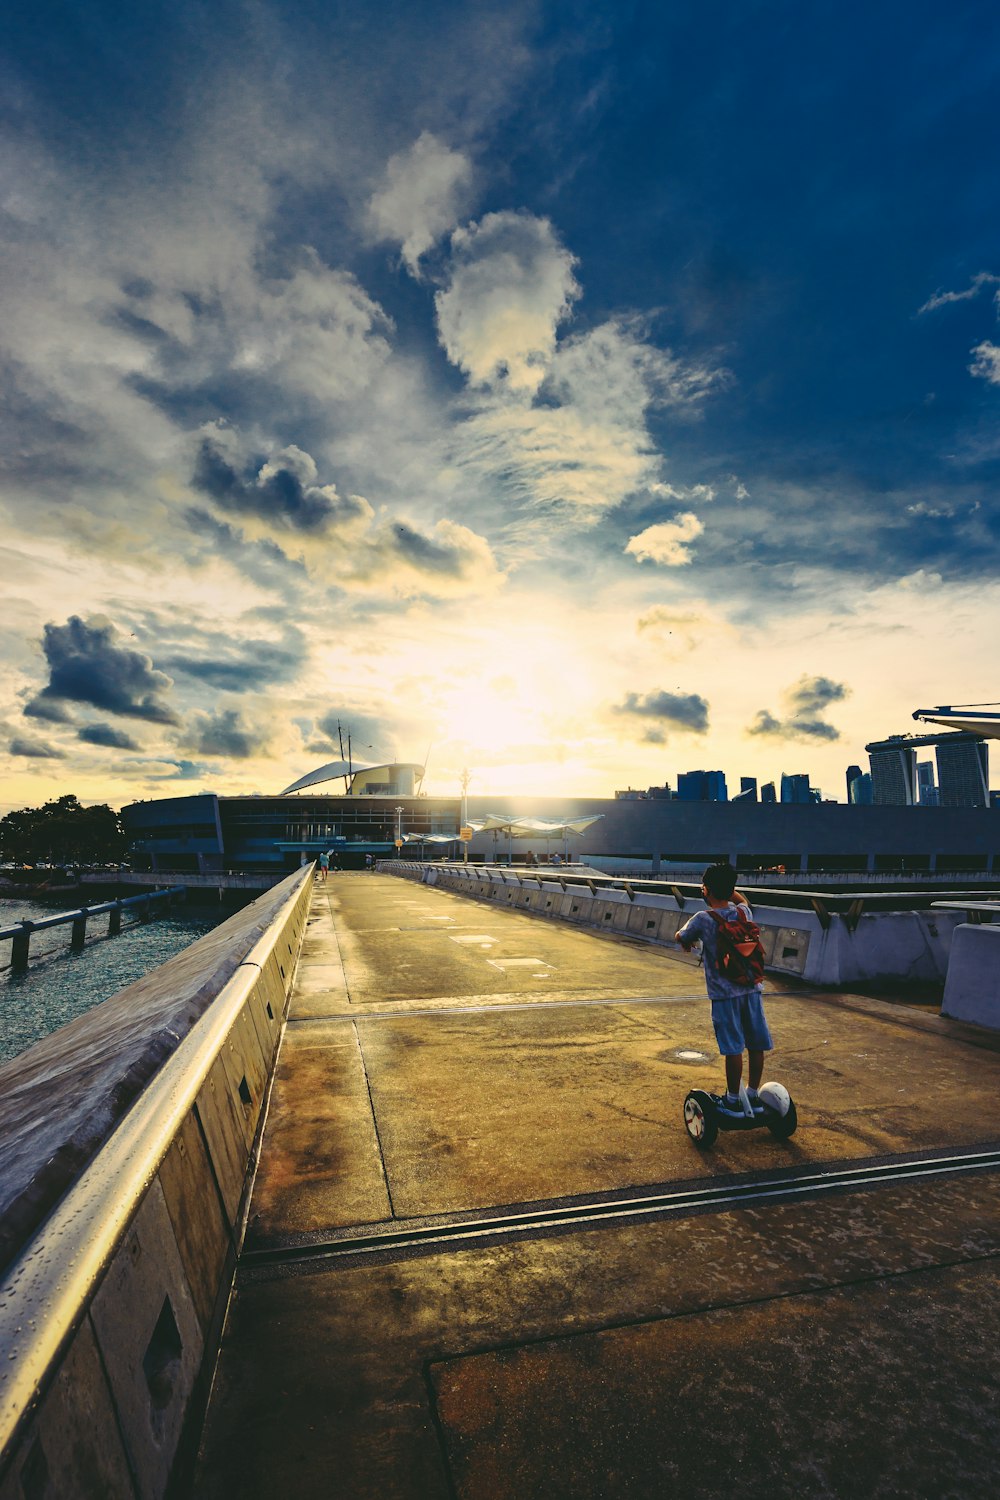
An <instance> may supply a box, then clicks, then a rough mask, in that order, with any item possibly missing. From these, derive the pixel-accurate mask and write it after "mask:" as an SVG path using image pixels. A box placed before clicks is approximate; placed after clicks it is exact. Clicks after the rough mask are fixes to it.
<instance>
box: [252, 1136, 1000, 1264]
mask: <svg viewBox="0 0 1000 1500" xmlns="http://www.w3.org/2000/svg"><path fill="white" fill-rule="evenodd" d="M997 1167H1000V1149H991V1150H986V1151H977V1152H972V1153H970V1154H965V1155H960V1156H944V1155H939V1156H927V1157H921V1158H919V1159H918V1160H916V1161H907V1162H899V1161H892V1162H885V1163H882V1164H881V1165H879V1166H873V1167H858V1166H854V1167H845V1168H840V1169H838V1170H836V1171H831V1172H807V1173H795V1174H789V1175H787V1176H784V1177H775V1178H770V1179H768V1180H767V1181H766V1182H759V1181H758V1182H737V1183H727V1184H724V1185H720V1186H709V1187H704V1186H702V1187H697V1188H682V1189H679V1190H678V1189H675V1190H674V1191H671V1192H667V1193H657V1194H655V1195H653V1196H650V1197H645V1198H624V1197H623V1198H611V1199H606V1200H604V1201H599V1202H589V1203H587V1202H584V1203H573V1204H567V1205H564V1206H562V1207H558V1208H546V1209H538V1210H529V1211H526V1212H521V1213H514V1214H506V1215H498V1216H491V1215H487V1214H484V1215H481V1216H480V1217H478V1218H474V1219H467V1220H464V1221H461V1222H458V1223H455V1222H452V1223H445V1224H442V1223H437V1224H422V1225H413V1226H410V1227H409V1228H406V1229H394V1230H388V1231H386V1232H383V1233H378V1234H366V1235H357V1236H353V1237H340V1238H337V1239H329V1240H314V1241H312V1242H310V1243H308V1244H299V1245H285V1246H274V1247H272V1248H269V1249H262V1250H245V1251H244V1253H243V1255H242V1256H241V1257H240V1263H239V1272H240V1274H241V1275H242V1274H243V1273H245V1272H250V1273H253V1272H255V1271H259V1270H264V1269H266V1268H268V1267H271V1268H280V1267H291V1266H293V1265H301V1264H304V1263H307V1262H326V1263H329V1262H336V1261H341V1260H347V1259H348V1258H350V1259H352V1260H354V1259H355V1258H359V1257H361V1258H364V1257H367V1256H376V1255H385V1254H387V1253H391V1252H393V1251H406V1250H412V1249H416V1248H420V1247H423V1246H430V1247H433V1248H434V1249H441V1250H447V1249H450V1248H458V1249H460V1248H462V1246H463V1245H469V1244H474V1243H476V1242H479V1241H483V1240H486V1239H495V1238H497V1237H504V1238H507V1237H510V1236H517V1235H522V1234H529V1233H533V1232H537V1231H539V1230H547V1229H558V1230H562V1229H587V1228H597V1227H599V1226H600V1225H601V1224H602V1223H608V1222H613V1221H615V1220H618V1219H644V1218H649V1219H653V1218H665V1217H667V1216H668V1215H672V1214H677V1215H682V1214H686V1213H694V1212H697V1211H699V1210H703V1209H715V1210H717V1211H718V1210H722V1209H728V1208H745V1207H754V1206H756V1205H759V1204H763V1203H786V1202H789V1201H792V1200H795V1199H797V1198H805V1197H814V1196H816V1195H818V1194H821V1193H825V1192H832V1191H843V1190H844V1189H849V1188H863V1187H870V1186H878V1185H882V1184H888V1185H893V1184H895V1183H902V1182H912V1181H914V1180H919V1179H923V1178H932V1177H951V1176H958V1175H959V1174H961V1173H963V1172H983V1171H993V1170H995V1169H996V1168H997Z"/></svg>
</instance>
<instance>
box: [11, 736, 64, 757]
mask: <svg viewBox="0 0 1000 1500" xmlns="http://www.w3.org/2000/svg"><path fill="white" fill-rule="evenodd" d="M10 753H11V755H20V756H24V757H25V758H26V759H28V760H65V759H66V754H65V752H64V751H62V750H58V749H57V748H56V746H55V745H47V744H44V743H43V742H42V741H41V740H29V739H24V738H22V737H21V736H18V735H15V737H14V738H13V739H12V740H11V742H10Z"/></svg>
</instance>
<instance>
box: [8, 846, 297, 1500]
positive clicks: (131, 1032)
mask: <svg viewBox="0 0 1000 1500" xmlns="http://www.w3.org/2000/svg"><path fill="white" fill-rule="evenodd" d="M311 887H312V873H311V868H309V869H307V870H305V871H297V872H296V873H295V875H293V876H290V877H289V879H288V880H286V881H284V882H283V883H282V884H281V886H279V887H276V888H275V889H274V890H272V891H270V892H268V893H267V895H265V896H263V897H261V898H260V900H259V901H257V902H254V903H253V906H252V907H249V908H247V909H246V910H245V911H244V912H241V913H238V914H237V916H236V917H235V918H231V919H230V920H229V921H228V922H226V923H223V924H222V926H221V927H220V928H217V929H216V930H215V932H213V933H210V934H208V936H207V937H206V938H203V939H201V940H200V941H199V942H198V943H195V944H193V945H192V947H191V948H189V949H187V950H185V953H183V954H181V955H178V958H177V959H174V960H171V961H170V963H168V964H165V965H163V966H162V968H161V969H159V970H157V971H155V973H154V974H152V975H148V976H146V979H145V980H143V981H140V983H139V985H138V986H130V989H129V990H126V991H122V992H121V994H120V995H119V996H114V997H112V999H111V1000H109V1001H107V1002H105V1005H103V1006H99V1007H97V1008H96V1009H95V1010H94V1011H92V1012H91V1013H90V1015H89V1016H83V1017H80V1018H79V1019H78V1020H77V1021H75V1022H73V1023H71V1026H70V1027H66V1028H63V1032H64V1033H72V1034H71V1035H66V1036H63V1034H62V1033H58V1032H57V1033H55V1034H54V1035H53V1036H52V1037H49V1038H46V1040H45V1042H43V1043H39V1044H38V1047H37V1048H32V1049H31V1050H30V1051H29V1052H28V1053H26V1054H24V1057H23V1058H16V1059H14V1061H13V1062H11V1063H9V1064H7V1065H6V1066H5V1068H4V1069H3V1070H0V1087H3V1085H4V1084H5V1083H8V1085H9V1086H12V1087H16V1091H19V1098H20V1103H21V1106H22V1108H24V1109H26V1110H28V1112H29V1113H30V1112H31V1110H32V1108H33V1107H36V1106H38V1105H39V1103H41V1104H42V1105H44V1103H45V1100H44V1095H45V1093H46V1091H47V1092H48V1108H49V1110H50V1112H51V1111H52V1109H53V1104H54V1102H55V1103H56V1105H58V1086H59V1079H58V1077H55V1078H53V1074H52V1068H53V1066H54V1062H55V1060H56V1059H57V1058H58V1057H59V1055H60V1047H59V1041H60V1037H61V1036H63V1044H64V1046H63V1051H64V1052H65V1051H68V1053H69V1054H70V1055H71V1056H78V1057H79V1056H83V1055H84V1054H86V1053H87V1047H86V1042H87V1038H88V1036H89V1038H90V1053H89V1056H90V1071H91V1078H92V1086H93V1085H94V1081H95V1080H98V1079H100V1080H103V1083H104V1086H105V1087H110V1088H111V1092H112V1094H113V1093H114V1083H113V1080H115V1079H116V1078H117V1079H118V1081H119V1082H120V1080H121V1076H122V1065H123V1064H127V1063H128V1060H129V1058H133V1059H134V1057H135V1055H136V1053H137V1043H136V1036H135V1026H134V1025H130V1024H129V1015H130V1011H133V1010H135V1009H136V1008H137V1009H138V1010H139V1011H140V1012H141V1014H142V1016H143V1024H144V1026H145V1028H146V1030H147V1031H150V1032H157V1034H161V1033H162V1032H163V1030H164V1028H166V1029H167V1030H171V1034H172V1038H173V1047H172V1048H171V1051H170V1055H169V1056H167V1057H166V1058H162V1057H161V1058H160V1060H159V1066H158V1067H157V1069H156V1071H155V1073H154V1075H153V1076H151V1077H149V1078H147V1079H145V1080H144V1085H143V1087H142V1089H141V1091H140V1092H139V1093H138V1095H137V1097H135V1098H134V1099H133V1100H132V1101H130V1103H129V1105H128V1106H127V1107H126V1108H125V1109H124V1110H116V1105H115V1103H114V1100H107V1101H104V1113H103V1116H102V1118H105V1119H106V1120H110V1128H109V1129H108V1130H107V1132H106V1138H105V1139H104V1140H103V1141H100V1142H99V1143H98V1144H97V1146H96V1148H95V1147H94V1142H93V1139H92V1135H93V1130H94V1128H95V1118H96V1115H95V1111H96V1102H95V1109H92V1110H91V1112H90V1114H89V1115H86V1114H84V1112H83V1110H82V1108H81V1104H80V1100H79V1099H78V1098H77V1096H76V1094H75V1093H73V1092H72V1090H70V1089H69V1086H68V1083H66V1082H65V1081H64V1087H65V1088H66V1089H67V1092H68V1095H69V1097H68V1099H67V1104H68V1109H67V1118H66V1122H64V1128H63V1136H64V1140H63V1143H62V1144H63V1150H62V1155H61V1158H60V1159H61V1163H62V1167H65V1164H66V1162H67V1161H68V1160H69V1155H70V1148H71V1144H72V1139H71V1137H72V1130H73V1127H74V1126H75V1127H76V1129H77V1131H78V1133H79V1135H80V1145H79V1149H80V1151H85V1152H87V1153H88V1155H87V1161H86V1163H85V1164H84V1165H83V1167H82V1169H81V1170H80V1171H79V1172H78V1174H77V1176H76V1178H75V1180H73V1181H72V1182H70V1183H67V1182H66V1181H65V1180H64V1177H65V1173H64V1172H63V1171H60V1172H59V1173H56V1174H55V1176H53V1175H52V1174H51V1173H50V1174H49V1175H48V1177H47V1176H46V1172H45V1163H44V1161H38V1162H36V1164H35V1171H34V1173H33V1175H29V1174H28V1171H27V1169H28V1168H29V1167H30V1165H31V1163H30V1161H29V1159H28V1154H27V1147H26V1143H25V1142H24V1141H23V1140H20V1139H19V1140H18V1142H17V1144H18V1150H17V1152H16V1153H14V1156H15V1157H16V1164H17V1167H18V1170H17V1171H16V1172H14V1174H13V1176H14V1179H15V1180H14V1181H13V1182H11V1181H10V1176H11V1174H10V1173H9V1172H7V1170H6V1167H5V1168H4V1169H3V1171H2V1172H0V1178H4V1177H6V1178H7V1181H6V1183H4V1182H3V1181H2V1180H0V1190H2V1189H3V1187H4V1186H6V1197H7V1199H8V1201H10V1202H12V1203H13V1205H14V1206H15V1208H17V1209H18V1221H19V1222H20V1223H21V1224H22V1226H23V1224H24V1223H25V1222H27V1218H26V1213H25V1210H24V1205H25V1202H26V1200H30V1198H31V1196H32V1194H34V1196H35V1197H36V1199H39V1200H40V1201H43V1200H44V1195H45V1193H46V1192H48V1194H49V1197H50V1198H51V1196H52V1192H53V1191H55V1192H56V1194H57V1196H56V1197H55V1198H54V1199H52V1201H48V1202H47V1203H46V1204H45V1209H46V1211H45V1214H44V1217H43V1219H42V1222H41V1223H40V1224H39V1226H38V1227H37V1228H36V1229H35V1230H34V1232H33V1233H31V1235H30V1236H29V1238H28V1239H27V1240H26V1241H25V1242H24V1243H23V1244H21V1245H19V1246H18V1247H17V1250H16V1252H15V1255H14V1258H13V1261H12V1262H11V1263H10V1264H9V1265H8V1267H7V1270H6V1273H5V1277H4V1285H3V1287H2V1289H0V1345H2V1346H3V1349H4V1356H5V1357H4V1362H3V1368H2V1369H0V1500H34V1497H36V1496H38V1497H42V1496H53V1497H59V1500H63V1497H65V1500H75V1497H77V1496H81V1497H82V1496H94V1497H97V1496H100V1497H102V1500H113V1497H118V1496H121V1497H124V1500H161V1497H163V1496H165V1495H166V1494H167V1493H168V1490H169V1489H170V1486H171V1484H172V1482H173V1483H176V1475H177V1473H178V1470H179V1469H180V1468H182V1467H183V1466H184V1465H185V1464H186V1462H187V1461H188V1459H189V1457H190V1452H191V1450H192V1449H193V1444H194V1441H195V1436H196V1434H197V1432H198V1430H199V1429H200V1423H201V1419H202V1414H203V1410H204V1404H205V1401H206V1399H207V1392H208V1383H209V1380H210V1376H211V1370H212V1366H213V1364H214V1358H215V1352H216V1349H217V1346H218V1339H219V1335H220V1332H221V1327H222V1320H223V1317H224V1313H225V1307H226V1303H227V1301H228V1296H229V1290H230V1287H231V1283H232V1275H233V1270H234V1267H235V1262H236V1256H237V1254H238V1252H239V1248H240V1244H241V1242H242V1236H243V1229H244V1213H245V1207H246V1202H247V1199H248V1194H249V1189H250V1186H251V1184H252V1180H253V1171H254V1168H255V1165H256V1156H255V1150H256V1144H257V1139H258V1135H259V1131H260V1129H261V1128H262V1125H263V1119H264V1111H265V1105H266V1100H267V1093H268V1085H269V1080H270V1078H271V1075H272V1071H273V1068H274V1062H275V1058H276V1055H277V1050H278V1045H279V1042H280V1039H281V1033H282V1027H283V1023H284V1017H285V1012H286V1009H287V1002H288V994H289V991H290V988H291V984H292V978H293V975H294V971H295V964H296V961H297V958H298V954H299V950H300V947H301V943H302V938H303V934H304V931H305V925H306V918H307V913H308V908H309V899H310V894H311ZM178 960H183V961H184V962H183V963H180V964H179V963H178ZM199 966H200V971H201V975H202V980H203V983H201V984H200V985H199V984H198V983H197V982H196V979H197V970H198V968H199ZM136 991H139V993H138V994H136V993H135V992H136ZM211 991H214V993H210V992H211ZM157 996H158V999H159V1006H157V1004H156V1001H157ZM179 996H181V997H182V1000H183V1003H181V1001H179V998H178V997H179ZM130 997H131V1004H130ZM193 997H194V998H193ZM88 1022H89V1023H90V1024H89V1027H88V1025H87V1023H88ZM157 1022H159V1028H157V1025H156V1023H157ZM185 1023H186V1024H185ZM178 1026H182V1027H183V1031H178V1030H176V1029H172V1027H173V1028H176V1027H178ZM161 1044H162V1045H166V1044H165V1041H163V1038H162V1035H161ZM116 1048H117V1049H118V1051H119V1052H120V1054H121V1055H120V1056H119V1057H118V1058H117V1059H116V1056H115V1055H114V1054H115V1051H116ZM39 1049H42V1056H41V1057H39V1056H38V1055H36V1054H38V1052H39ZM109 1051H110V1053H111V1054H112V1055H110V1056H109V1055H108V1053H109ZM143 1056H145V1054H143ZM19 1064H20V1068H19V1066H18V1065H19ZM47 1065H48V1073H47V1072H46V1066H47ZM126 1072H127V1067H126ZM53 1089H55V1090H56V1099H55V1101H54V1100H53ZM5 1102H6V1099H5ZM91 1102H94V1101H91ZM56 1112H57V1113H58V1109H57V1110H56ZM8 1123H9V1122H8ZM6 1143H7V1140H6V1133H5V1131H4V1129H3V1121H2V1120H0V1148H2V1147H3V1146H4V1145H6ZM51 1144H52V1142H51V1140H50V1139H47V1140H45V1141H44V1142H43V1144H42V1146H41V1150H42V1151H43V1152H44V1151H47V1150H48V1149H49V1147H50V1146H51ZM55 1154H56V1155H57V1156H59V1154H60V1153H59V1150H58V1149H57V1151H56V1153H55ZM6 1160H7V1158H5V1161H6Z"/></svg>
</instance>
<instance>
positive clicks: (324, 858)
mask: <svg viewBox="0 0 1000 1500" xmlns="http://www.w3.org/2000/svg"><path fill="white" fill-rule="evenodd" d="M329 868H330V856H329V854H327V853H326V852H325V851H324V852H323V853H322V854H321V855H320V857H319V878H320V880H325V879H326V876H327V872H328V870H329Z"/></svg>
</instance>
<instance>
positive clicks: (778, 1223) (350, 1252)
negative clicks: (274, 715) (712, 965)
mask: <svg viewBox="0 0 1000 1500" xmlns="http://www.w3.org/2000/svg"><path fill="white" fill-rule="evenodd" d="M768 989H769V994H768V1002H767V1004H768V1011H769V1015H770V1019H771V1023H772V1030H773V1031H774V1033H775V1039H776V1045H777V1052H776V1055H775V1062H774V1066H773V1068H771V1067H769V1068H768V1069H767V1070H766V1071H767V1074H768V1075H769V1076H776V1077H778V1078H779V1079H781V1080H782V1081H783V1082H785V1083H786V1084H787V1086H788V1087H789V1089H790V1090H791V1092H792V1094H793V1095H794V1097H795V1099H796V1102H797V1105H798V1111H799V1120H800V1124H799V1130H798V1133H797V1134H796V1135H795V1136H793V1137H792V1139H791V1140H790V1141H788V1142H785V1143H778V1142H776V1141H774V1140H773V1139H772V1138H771V1136H770V1135H769V1134H768V1133H767V1132H766V1131H763V1130H762V1131H756V1132H753V1133H750V1134H730V1135H723V1136H720V1138H719V1141H718V1143H717V1145H716V1146H715V1147H714V1149H713V1150H712V1151H711V1152H709V1153H705V1154H702V1153H700V1152H699V1151H698V1149H697V1148H696V1147H695V1146H694V1145H693V1144H692V1143H691V1141H690V1140H689V1139H688V1137H687V1135H686V1133H685V1131H684V1128H683V1124H682V1120H681V1106H682V1103H683V1099H684V1096H685V1094H686V1092H687V1090H688V1089H689V1088H691V1087H711V1088H716V1087H718V1084H719V1081H720V1078H721V1069H720V1064H719V1059H718V1057H717V1055H716V1053H715V1049H714V1042H713V1038H712V1033H711V1026H710V1021H709V1011H708V1004H707V1001H706V999H705V995H704V982H703V977H702V974H701V971H700V969H698V968H697V966H696V964H695V961H694V960H693V959H688V958H686V957H685V956H684V955H681V954H679V953H678V954H674V953H665V952H664V951H663V950H661V949H652V948H650V947H648V946H646V945H645V944H643V943H641V942H639V941H635V940H630V939H627V938H621V937H618V938H615V937H612V936H610V935H605V934H594V933H591V932H587V931H581V930H579V929H575V928H569V927H567V926H564V925H560V924H558V923H555V922H549V921H546V920H544V919H540V918H533V917H528V916H522V915H518V914H517V913H515V912H511V911H505V910H498V909H496V907H484V906H483V905H481V904H479V903H476V902H472V901H469V900H467V899H464V898H462V897H459V896H455V895H451V894H449V893H446V892H443V891H438V890H435V889H433V888H430V887H427V886H424V885H420V884H417V883H411V882H409V881H405V880H399V879H395V878H392V877H390V876H382V875H368V874H364V873H359V874H356V875H350V874H341V875H337V876H332V877H331V878H330V879H329V881H327V882H326V883H325V884H322V883H317V884H316V886H315V888H314V893H313V899H312V909H311V913H310V921H309V926H308V929H307V933H306V939H305V945H304V948H303V952H302V956H301V959H300V964H299V969H298V974H297V978H296V982H295V985H294V988H293V991H292V996H291V1007H290V1012H289V1021H288V1025H287V1029H286V1032H285V1036H284V1040H283V1042H282V1047H281V1053H280V1056H279V1061H278V1068H277V1073H276V1077H275V1082H274V1087H273V1093H272V1097H271V1103H270V1112H269V1116H268V1121H267V1126H266V1129H265V1134H264V1139H263V1144H262V1148H261V1161H260V1167H259V1171H258V1175H257V1181H256V1186H255V1190H254V1194H253V1198H252V1202H251V1207H250V1223H249V1228H248V1232H247V1237H246V1242H245V1247H244V1252H243V1256H242V1259H241V1262H240V1266H239V1268H238V1271H237V1278H236V1287H235V1291H234V1296H233V1300H232V1304H231V1308H230V1314H229V1318H228V1322H227V1326H226V1330H225V1334H224V1339H223V1346H222V1352H221V1356H220V1361H219V1367H218V1372H217V1377H216V1382H215V1387H214V1391H213V1396H212V1401H211V1404H210V1408H209V1413H208V1418H207V1422H206V1426H205V1432H204V1438H203V1444H202V1451H201V1455H200V1459H199V1464H198V1468H197V1472H196V1476H195V1482H194V1494H195V1495H196V1496H197V1497H199V1500H209V1497H212V1500H214V1497H222V1496H224V1495H225V1496H230V1495H232V1494H239V1495H241V1496H242V1497H244V1500H254V1497H258V1496H260V1497H264V1496H266V1497H268V1500H272V1497H273V1496H274V1495H276V1494H278V1495H285V1496H289V1497H293V1500H306V1497H313V1496H316V1497H320V1496H322V1497H324V1500H326V1497H329V1496H333V1495H336V1496H338V1497H343V1500H353V1497H358V1500H361V1497H369V1496H370V1497H375V1496H388V1497H392V1496H398V1497H400V1500H403V1497H406V1500H428V1497H433V1500H436V1497H442V1500H445V1497H456V1496H458V1497H461V1500H507V1497H510V1500H531V1497H535V1496H538V1497H542V1496H545V1497H553V1496H559V1497H562V1496H566V1497H569V1496H573V1497H602V1500H603V1497H611V1496H614V1497H618V1496H621V1497H625V1496H627V1497H630V1500H631V1497H647V1496H648V1497H652V1496H664V1495H674V1494H676V1495H682V1494H686V1495H690V1494H694V1493H697V1494H712V1493H714V1492H718V1493H722V1492H727V1491H729V1490H731V1489H736V1490H737V1491H744V1492H746V1493H766V1494H767V1495H768V1496H769V1497H772V1500H773V1497H779V1496H789V1497H791V1496H796V1497H810V1496H817V1497H818V1496H838V1497H839V1496H852V1497H853V1496H875V1495H884V1496H890V1495H892V1496H903V1495H905V1496H915V1497H916V1496H920V1497H923V1496H926V1497H931V1496H935V1497H937V1496H942V1497H943V1496H955V1497H961V1500H974V1497H978V1496H983V1497H985V1496H987V1495H992V1493H993V1488H994V1483H993V1476H994V1474H995V1472H996V1467H997V1463H998V1461H1000V1415H998V1412H997V1405H996V1400H995V1392H996V1390H997V1388H998V1384H1000V1350H998V1347H997V1341H996V1338H995V1329H996V1326H997V1319H998V1313H1000V1278H998V1267H1000V1173H998V1172H997V1170H996V1169H995V1167H991V1166H990V1165H989V1161H988V1158H987V1159H986V1160H983V1161H976V1160H974V1159H973V1158H975V1156H976V1154H977V1153H981V1152H989V1151H990V1150H995V1149H996V1148H997V1147H998V1146H1000V1127H998V1125H997V1117H996V1113H995V1100H996V1098H997V1092H998V1085H1000V1037H996V1036H994V1035H993V1034H991V1033H988V1032H985V1031H981V1030H978V1029H975V1028H971V1027H963V1026H960V1025H957V1024H955V1023H952V1022H948V1021H946V1020H942V1019H941V1018H940V1017H938V1016H937V1015H936V1014H934V1013H933V1012H931V1011H929V1010H927V1009H926V1008H923V1009H921V1008H916V1007H913V1008H911V1007H907V1006H904V1005H897V1004H892V1005H890V1004H888V1003H886V1002H881V1001H877V1000H872V999H863V998H860V997H852V996H835V995H830V994H814V993H812V992H810V991H808V990H805V989H802V988H797V987H796V986H795V985H794V984H793V983H791V982H780V981H776V982H774V983H771V984H769V987H768ZM925 1162H930V1163H931V1164H932V1167H931V1171H930V1173H929V1175H914V1174H916V1172H917V1171H918V1168H917V1166H916V1164H917V1163H925ZM920 1170H921V1171H922V1170H923V1169H920Z"/></svg>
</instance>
